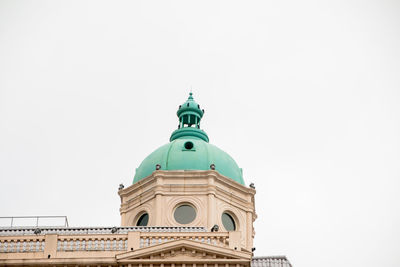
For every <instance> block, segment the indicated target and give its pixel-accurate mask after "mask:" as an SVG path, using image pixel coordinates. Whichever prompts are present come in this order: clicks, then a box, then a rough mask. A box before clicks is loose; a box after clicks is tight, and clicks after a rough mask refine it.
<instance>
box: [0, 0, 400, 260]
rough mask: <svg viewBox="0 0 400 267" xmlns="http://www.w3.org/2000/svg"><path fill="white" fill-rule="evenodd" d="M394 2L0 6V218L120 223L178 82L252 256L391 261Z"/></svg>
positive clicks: (398, 181)
mask: <svg viewBox="0 0 400 267" xmlns="http://www.w3.org/2000/svg"><path fill="white" fill-rule="evenodd" d="M399 47H400V2H399V1H395V0H393V1H382V0H376V1H365V0H363V1H353V0H350V1H349V0H346V1H232V0H230V1H217V0H213V1H187V0H184V1H127V2H125V1H106V2H105V1H0V178H1V179H0V203H1V204H0V216H12V215H14V216H18V215H67V216H68V218H69V221H70V225H72V226H92V225H103V226H114V225H119V223H120V221H119V204H120V200H119V197H118V195H117V188H118V185H119V183H124V184H125V185H129V184H131V183H132V179H133V176H134V171H135V168H136V167H138V166H139V164H140V162H141V161H142V160H143V159H144V158H145V157H146V156H147V155H148V154H149V153H150V152H152V151H153V150H155V149H156V148H157V147H159V146H161V145H163V144H165V143H167V142H168V140H169V136H170V134H171V132H172V131H173V130H174V129H176V127H177V124H178V123H177V122H178V121H177V117H176V115H175V112H176V109H177V107H178V105H179V104H181V103H182V102H184V101H185V100H186V98H187V94H188V92H189V90H190V88H191V87H192V88H193V93H194V97H195V100H196V101H198V102H199V103H200V104H201V106H202V107H204V108H205V110H206V113H205V116H204V119H203V121H202V127H203V129H204V130H205V131H206V132H207V133H208V135H209V137H210V142H211V143H213V144H215V145H217V146H218V147H220V148H222V149H223V150H225V151H226V152H228V153H229V154H230V155H231V156H232V157H233V158H234V159H236V161H237V163H238V164H239V166H240V167H242V168H243V170H244V178H245V181H246V183H247V184H249V183H250V182H254V183H255V185H256V189H257V199H256V208H257V213H258V219H257V221H256V223H255V227H256V240H255V246H256V248H257V250H256V255H259V256H261V255H287V256H288V258H289V260H290V261H291V262H292V263H293V264H294V266H295V267H306V266H307V267H310V266H325V267H330V266H332V267H333V266H334V267H337V266H352V267H357V266H360V267H361V266H362V267H366V266H367V267H368V266H371V267H372V266H374V267H375V266H385V267H386V266H393V267H394V266H400V105H399V104H400V48H399Z"/></svg>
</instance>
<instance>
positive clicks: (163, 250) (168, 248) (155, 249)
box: [116, 240, 251, 263]
mask: <svg viewBox="0 0 400 267" xmlns="http://www.w3.org/2000/svg"><path fill="white" fill-rule="evenodd" d="M116 258H117V261H119V262H121V261H123V262H131V261H138V260H140V261H141V262H143V261H150V262H163V263H165V262H176V261H179V262H198V261H212V262H214V261H231V260H234V261H235V262H236V261H243V260H245V261H247V260H250V259H251V254H250V253H248V252H243V251H237V250H233V249H230V248H228V247H218V246H215V245H210V244H204V243H200V242H197V241H193V240H175V241H170V242H166V243H162V244H159V245H154V246H151V247H146V248H140V249H138V250H135V251H129V252H125V253H122V254H119V255H117V256H116Z"/></svg>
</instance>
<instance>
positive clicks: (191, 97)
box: [188, 89, 193, 100]
mask: <svg viewBox="0 0 400 267" xmlns="http://www.w3.org/2000/svg"><path fill="white" fill-rule="evenodd" d="M189 99H190V100H193V93H192V89H190V93H189V97H188V100H189Z"/></svg>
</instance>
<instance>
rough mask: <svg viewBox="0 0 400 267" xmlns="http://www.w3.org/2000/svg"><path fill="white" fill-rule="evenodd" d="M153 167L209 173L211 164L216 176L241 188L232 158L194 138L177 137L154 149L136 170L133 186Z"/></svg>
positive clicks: (151, 171)
mask: <svg viewBox="0 0 400 267" xmlns="http://www.w3.org/2000/svg"><path fill="white" fill-rule="evenodd" d="M190 143H192V145H191V144H190ZM191 146H192V148H190V147H191ZM157 164H159V165H160V166H161V168H160V170H210V165H211V164H214V165H215V170H216V171H218V172H219V173H220V174H222V175H224V176H226V177H228V178H231V179H232V180H234V181H236V182H238V183H240V184H242V185H244V181H243V177H242V169H240V168H239V167H238V165H237V164H236V162H235V161H234V160H233V159H232V157H231V156H229V155H228V154H227V153H226V152H224V151H223V150H221V149H219V148H218V147H216V146H214V145H211V144H209V143H207V142H205V141H204V140H202V139H200V138H196V137H181V138H178V139H175V140H173V141H171V142H170V143H168V144H166V145H164V146H162V147H160V148H158V149H157V150H155V151H154V152H153V153H151V154H150V155H149V156H147V157H146V158H145V159H144V160H143V162H142V163H141V164H140V166H139V168H137V169H136V174H135V177H134V179H133V183H136V182H138V181H140V180H141V179H143V178H145V177H147V176H149V175H151V174H152V173H153V172H154V171H155V170H156V165H157Z"/></svg>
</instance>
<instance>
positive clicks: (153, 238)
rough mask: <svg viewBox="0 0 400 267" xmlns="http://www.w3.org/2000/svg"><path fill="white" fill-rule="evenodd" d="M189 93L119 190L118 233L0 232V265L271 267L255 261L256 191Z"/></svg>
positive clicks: (270, 262)
mask: <svg viewBox="0 0 400 267" xmlns="http://www.w3.org/2000/svg"><path fill="white" fill-rule="evenodd" d="M203 114H204V110H202V109H201V108H200V105H198V104H197V103H196V102H195V101H194V99H193V96H192V93H190V95H189V98H188V99H187V101H186V102H185V103H183V104H182V105H181V106H179V109H178V111H177V115H178V118H179V126H178V129H177V130H175V131H174V132H173V133H172V135H171V137H170V143H168V144H166V145H164V146H161V147H160V148H158V149H157V150H155V151H154V152H153V153H151V154H150V155H149V156H148V157H146V158H145V159H144V160H143V162H142V163H141V164H140V166H139V167H138V168H137V169H136V173H135V177H134V180H133V184H132V185H130V186H129V187H126V188H124V187H123V186H122V185H121V186H120V188H119V191H118V194H119V196H120V198H121V206H120V214H121V227H108V228H107V227H105V228H104V227H103V228H89V227H88V228H74V227H40V228H38V227H30V228H26V227H25V228H15V227H10V228H2V229H0V265H1V266H127V267H197V266H202V267H211V266H212V267H250V266H253V267H267V266H271V267H275V266H291V265H290V263H289V262H288V260H287V259H286V257H284V256H280V257H253V238H254V228H253V222H254V221H255V220H256V218H257V215H256V211H255V204H254V195H255V193H256V191H255V188H254V186H250V187H247V186H245V184H244V181H243V177H242V170H241V169H240V168H239V167H238V165H237V164H236V162H235V161H234V160H233V159H232V158H231V157H230V156H229V155H228V154H227V153H225V152H224V151H222V150H221V149H219V148H218V147H216V146H214V145H211V144H209V142H208V141H209V139H208V136H207V134H206V133H205V132H204V131H203V130H202V129H201V128H200V122H201V119H202V117H203Z"/></svg>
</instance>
